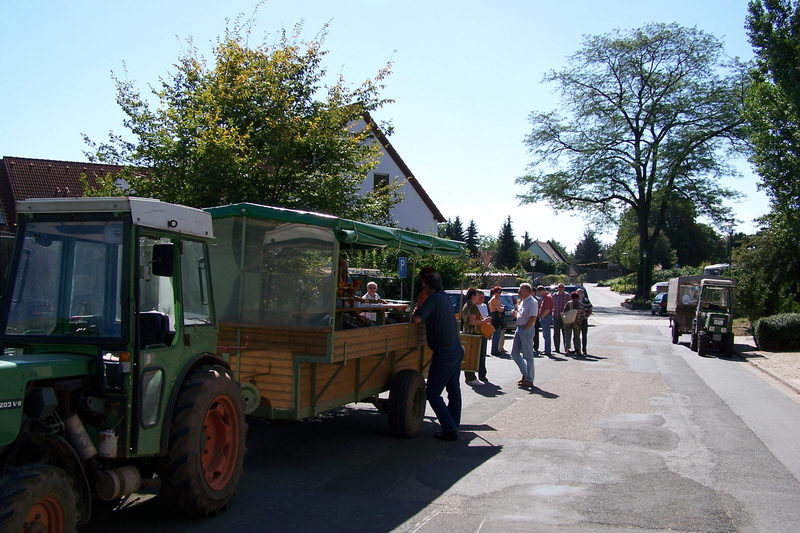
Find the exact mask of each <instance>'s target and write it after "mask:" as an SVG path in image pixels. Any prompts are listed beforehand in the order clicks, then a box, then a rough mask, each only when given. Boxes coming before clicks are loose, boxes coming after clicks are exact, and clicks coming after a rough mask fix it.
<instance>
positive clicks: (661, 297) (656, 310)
mask: <svg viewBox="0 0 800 533" xmlns="http://www.w3.org/2000/svg"><path fill="white" fill-rule="evenodd" d="M650 314H651V315H658V316H664V315H666V314H667V293H666V292H659V293H658V294H656V295H655V297H654V298H653V302H652V306H651V308H650Z"/></svg>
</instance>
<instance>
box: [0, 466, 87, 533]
mask: <svg viewBox="0 0 800 533" xmlns="http://www.w3.org/2000/svg"><path fill="white" fill-rule="evenodd" d="M77 501H78V495H77V490H76V489H75V483H74V482H73V480H72V479H71V478H70V477H69V476H68V475H67V473H66V472H64V471H63V470H62V469H60V468H58V467H55V466H51V465H45V464H30V465H25V466H21V467H19V468H12V469H10V470H8V471H7V473H6V475H5V476H4V477H3V478H2V479H1V480H0V531H2V532H4V533H5V532H7V531H8V532H11V531H13V532H15V533H16V532H17V531H65V532H67V533H73V532H74V531H75V530H76V528H77V524H78V511H77V505H78V503H77Z"/></svg>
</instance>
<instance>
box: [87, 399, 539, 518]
mask: <svg viewBox="0 0 800 533" xmlns="http://www.w3.org/2000/svg"><path fill="white" fill-rule="evenodd" d="M498 389H499V387H498ZM476 390H477V388H476ZM542 392H544V391H542ZM547 394H549V393H547ZM552 396H554V395H552ZM249 422H250V430H249V432H248V436H247V446H248V454H247V457H246V458H245V464H244V471H243V474H242V479H241V481H240V482H239V487H238V490H237V494H236V496H235V498H234V499H233V501H232V503H231V505H230V508H229V509H228V510H227V511H226V512H223V513H221V514H220V515H219V516H217V517H210V518H206V519H199V520H197V519H186V518H182V517H180V516H176V514H175V513H174V512H172V511H171V510H170V509H167V508H165V506H164V505H163V504H161V503H160V502H158V501H157V500H155V499H150V500H148V501H144V502H142V503H139V504H138V505H133V506H131V507H129V508H126V509H122V510H118V511H113V512H110V511H107V512H105V513H102V514H101V515H100V516H96V517H95V518H94V519H93V520H92V522H91V523H90V524H88V525H87V526H86V527H85V528H82V529H81V531H82V532H100V531H115V533H118V532H126V531H148V530H158V531H159V533H163V532H170V531H181V532H182V531H186V530H188V529H191V530H192V531H195V532H196V531H200V532H202V531H209V532H212V531H213V532H215V533H217V532H219V531H237V533H246V532H250V531H252V532H256V531H258V532H261V531H270V532H290V531H292V532H294V531H353V530H358V531H391V530H393V529H395V528H397V527H398V526H399V525H400V524H402V523H404V522H406V521H407V520H409V519H410V518H412V517H413V516H415V515H416V514H418V513H419V512H420V511H422V510H423V509H425V508H426V507H427V506H429V505H430V504H431V503H432V502H433V501H435V500H436V499H437V498H438V497H439V496H441V494H442V493H444V492H445V491H446V490H447V489H449V488H450V487H451V486H453V484H455V483H456V482H458V481H459V480H460V479H462V478H463V477H465V476H467V475H468V474H469V473H470V472H472V471H473V470H475V469H476V468H478V467H480V466H481V465H482V464H483V463H485V462H486V461H488V460H490V459H491V458H493V457H494V456H496V455H497V454H499V453H500V452H501V450H502V447H501V446H495V445H492V444H491V443H489V442H488V441H486V440H485V439H483V438H479V439H478V440H475V439H476V438H478V436H477V435H476V434H475V433H473V432H474V431H492V430H493V429H494V428H492V427H491V426H486V425H480V426H465V427H464V431H463V432H462V433H461V439H460V440H459V441H456V442H442V441H438V440H435V439H434V438H433V433H434V432H435V431H436V430H438V428H439V426H438V425H437V424H433V423H431V422H426V424H425V427H424V429H423V431H422V433H421V434H420V435H419V436H418V437H417V438H415V439H407V440H403V439H397V438H394V437H392V436H390V435H389V432H388V429H387V427H386V420H385V417H384V416H382V415H380V414H378V412H377V411H375V410H372V409H360V408H355V407H344V408H340V409H337V410H335V411H332V412H331V413H330V414H328V415H326V416H323V417H318V418H314V419H310V420H305V421H300V422H296V423H290V424H280V425H275V424H271V423H269V422H267V421H265V420H260V419H251V420H250V421H249ZM472 441H475V442H474V443H473V442H472Z"/></svg>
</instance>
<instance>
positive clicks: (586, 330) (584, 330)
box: [581, 318, 589, 355]
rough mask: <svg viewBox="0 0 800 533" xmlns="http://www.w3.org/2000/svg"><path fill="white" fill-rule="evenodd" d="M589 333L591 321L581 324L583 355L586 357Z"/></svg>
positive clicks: (586, 320)
mask: <svg viewBox="0 0 800 533" xmlns="http://www.w3.org/2000/svg"><path fill="white" fill-rule="evenodd" d="M587 333H589V319H588V318H586V319H584V321H583V322H581V340H582V341H583V355H586V334H587Z"/></svg>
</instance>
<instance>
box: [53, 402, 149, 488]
mask: <svg viewBox="0 0 800 533" xmlns="http://www.w3.org/2000/svg"><path fill="white" fill-rule="evenodd" d="M64 426H65V428H66V433H67V439H68V440H69V442H70V444H72V446H73V448H75V451H76V452H77V453H78V457H80V458H81V460H82V461H83V462H84V463H86V464H87V466H88V469H89V471H90V472H91V473H92V475H93V477H94V481H95V490H96V491H97V496H98V497H100V498H101V499H103V500H106V501H108V500H116V499H118V498H122V497H123V496H127V495H129V494H133V493H134V492H136V491H137V490H139V489H141V488H142V484H143V483H142V475H141V474H140V473H139V469H138V468H136V467H135V466H131V465H128V466H121V467H119V468H114V469H112V470H103V469H102V468H100V465H99V464H98V463H97V459H96V457H97V448H95V445H94V443H93V442H92V439H91V438H90V437H89V434H88V433H87V432H86V427H85V426H84V425H83V422H81V419H80V418H78V415H76V414H73V415H71V416H69V417H68V418H67V419H66V420H64Z"/></svg>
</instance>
